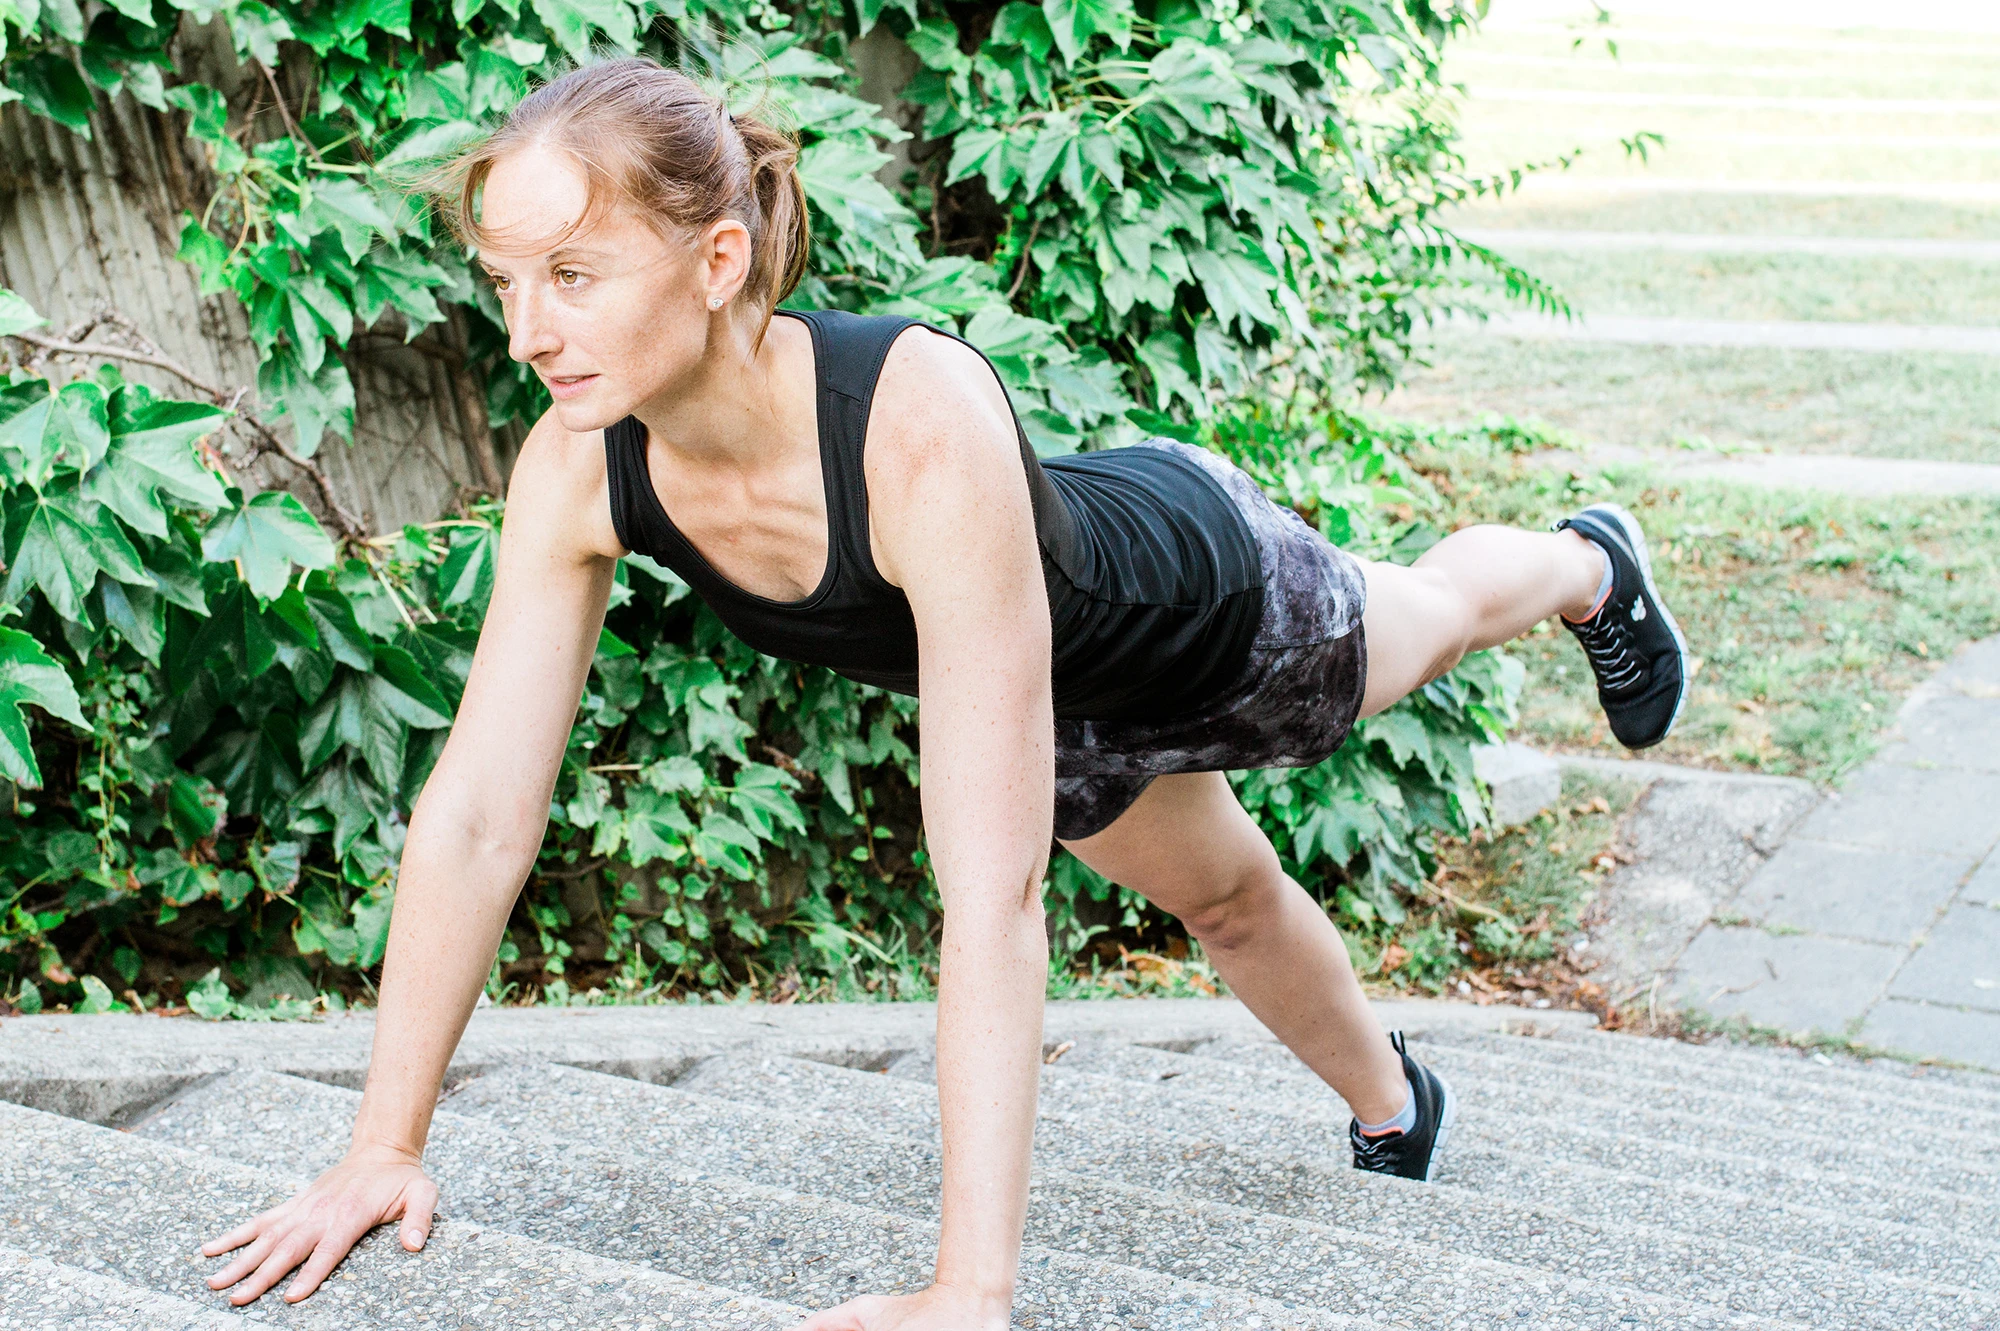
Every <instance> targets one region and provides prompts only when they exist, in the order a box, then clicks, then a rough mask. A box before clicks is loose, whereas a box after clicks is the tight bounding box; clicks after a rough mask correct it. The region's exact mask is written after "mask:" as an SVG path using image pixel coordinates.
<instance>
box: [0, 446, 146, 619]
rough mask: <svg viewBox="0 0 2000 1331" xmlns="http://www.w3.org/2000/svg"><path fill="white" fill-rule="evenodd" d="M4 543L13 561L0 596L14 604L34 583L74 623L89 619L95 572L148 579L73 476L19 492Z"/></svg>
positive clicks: (126, 578) (107, 518) (129, 545)
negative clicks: (32, 491)
mask: <svg viewBox="0 0 2000 1331" xmlns="http://www.w3.org/2000/svg"><path fill="white" fill-rule="evenodd" d="M6 547H7V550H8V552H9V554H10V557H11V561H12V567H11V568H9V569H8V570H7V581H6V583H5V584H4V585H0V600H5V601H9V602H14V603H17V604H18V603H19V601H20V599H21V597H22V596H24V595H26V594H27V592H28V591H29V590H30V589H33V590H35V591H39V592H41V593H42V595H43V596H45V597H47V598H48V601H49V606H50V608H51V609H53V610H54V611H55V612H56V613H57V614H58V615H61V616H62V617H63V618H64V619H67V620H73V621H75V622H77V623H89V622H90V621H89V615H88V612H87V611H86V610H85V608H84V598H85V597H87V596H89V595H90V589H91V587H92V586H93V585H94V584H95V583H96V581H97V577H98V574H100V573H107V574H109V575H110V576H112V577H114V578H117V579H118V580H119V581H120V582H129V583H134V584H137V585H140V586H145V587H150V586H152V585H153V580H152V578H151V577H150V576H148V575H147V573H146V570H145V568H144V567H143V566H142V565H141V564H140V562H139V552H138V551H137V550H134V549H133V548H132V543H131V542H130V541H129V540H127V539H126V537H125V533H124V532H123V531H121V530H119V528H118V526H117V525H116V524H115V523H114V522H112V520H111V517H110V515H109V514H107V513H106V512H105V511H104V510H103V509H101V508H99V507H98V506H97V505H95V504H90V503H86V502H83V501H82V500H81V499H80V498H79V496H78V495H77V492H76V485H75V481H74V479H73V478H69V479H66V480H63V481H58V482H57V483H56V484H54V485H51V486H50V487H49V489H48V490H47V491H46V492H44V493H42V494H30V495H27V496H23V497H22V500H21V502H19V503H17V504H16V505H14V506H13V507H12V508H10V509H9V510H8V512H7V534H6Z"/></svg>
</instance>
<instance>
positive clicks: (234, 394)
mask: <svg viewBox="0 0 2000 1331" xmlns="http://www.w3.org/2000/svg"><path fill="white" fill-rule="evenodd" d="M103 322H107V323H117V324H118V325H120V326H121V327H123V328H125V329H126V330H127V331H128V332H131V333H133V334H134V336H138V333H137V330H136V329H134V328H133V327H132V324H131V321H130V320H128V319H125V318H123V317H122V316H118V315H107V316H105V317H104V319H103ZM8 336H10V337H12V338H14V339H15V340H16V341H20V342H26V343H27V344H28V345H29V346H32V347H39V348H41V349H42V351H43V352H44V353H45V354H54V355H60V356H92V357H103V358H105V359H107V360H122V361H131V362H132V363H134V364H136V365H150V366H152V367H153V368H154V369H156V370H164V371H166V372H167V373H168V374H171V375H173V376H174V377H175V378H176V379H179V380H180V381H181V382H183V383H185V384H187V385H188V386H189V387H191V388H193V389H194V390H195V391H196V392H199V393H201V394H203V395H204V396H206V397H207V398H208V399H209V401H210V402H212V403H214V404H215V405H216V406H218V407H221V408H223V409H224V410H227V411H233V412H234V413H236V418H237V419H238V420H240V421H242V422H243V423H244V424H245V425H247V426H249V427H250V430H251V432H252V433H253V434H255V435H256V437H257V450H256V452H257V453H267V452H268V453H276V454H277V455H278V456H279V457H281V458H283V459H284V460H285V461H287V462H289V463H291V464H292V466H294V467H296V468H298V470H300V471H302V472H304V473H305V474H306V475H307V476H309V477H310V478H311V479H312V483H313V488H314V489H316V490H317V491H318V492H319V498H320V502H321V503H322V504H324V505H325V506H326V511H327V512H328V514H330V515H331V516H332V518H333V523H334V526H336V527H338V528H339V529H340V534H341V535H342V536H344V537H346V538H347V539H348V540H351V541H363V540H366V539H367V537H368V529H367V528H366V527H365V526H363V525H362V523H361V520H360V519H359V518H357V517H356V516H355V515H354V514H353V513H351V512H349V511H348V509H347V506H346V505H344V504H342V503H341V502H340V499H339V498H338V496H336V495H335V494H334V490H333V482H332V481H330V480H329V479H327V475H326V472H325V471H323V470H322V469H321V468H320V465H319V463H317V462H315V461H313V460H312V459H311V458H308V457H301V456H300V455H299V454H298V453H296V452H294V451H293V449H292V448H291V446H290V445H288V444H287V443H286V442H285V441H284V440H283V439H280V438H279V437H278V434H277V431H275V430H273V429H272V428H271V427H270V426H269V425H266V424H265V423H264V422H263V420H261V419H260V418H259V417H258V416H257V415H256V413H254V412H252V411H248V410H246V409H245V408H244V407H243V406H242V401H243V398H244V396H245V395H246V394H247V393H248V392H249V390H248V389H247V388H238V389H224V388H217V387H216V386H215V385H214V384H211V383H209V382H208V381H207V380H205V379H203V378H201V377H200V376H199V375H197V374H196V373H195V372H194V371H193V370H190V369H188V368H187V366H185V365H182V364H181V363H180V362H179V361H177V360H174V359H173V358H171V357H169V356H166V355H163V354H162V353H161V352H160V351H158V350H157V349H152V350H140V349H135V348H132V347H120V346H113V345H111V344H110V343H106V342H72V341H69V340H68V339H66V338H59V337H45V336H43V335H42V334H40V333H28V332H21V333H10V334H8ZM140 340H142V341H144V340H145V339H144V338H143V337H141V339H140ZM244 461H245V464H246V465H247V464H248V463H250V462H254V461H256V453H253V454H252V455H251V456H250V457H249V458H246V459H245V460H244Z"/></svg>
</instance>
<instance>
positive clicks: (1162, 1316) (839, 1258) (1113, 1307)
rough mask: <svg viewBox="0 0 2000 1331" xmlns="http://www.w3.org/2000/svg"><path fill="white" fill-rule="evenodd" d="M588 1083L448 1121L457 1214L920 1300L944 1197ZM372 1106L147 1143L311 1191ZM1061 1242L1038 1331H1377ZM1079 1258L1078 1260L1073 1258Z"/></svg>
mask: <svg viewBox="0 0 2000 1331" xmlns="http://www.w3.org/2000/svg"><path fill="white" fill-rule="evenodd" d="M576 1075H588V1076H591V1077H593V1078H595V1079H596V1080H595V1081H594V1082H593V1083H592V1086H593V1088H594V1089H595V1091H596V1096H595V1097H593V1096H585V1097H582V1098H580V1099H572V1100H571V1101H570V1102H567V1103H563V1104H560V1105H559V1104H556V1103H553V1102H551V1101H547V1100H543V1101H539V1102H532V1105H531V1107H532V1110H533V1112H532V1114H528V1115H523V1116H522V1117H521V1119H520V1120H519V1121H517V1122H514V1123H510V1124H507V1125H505V1126H502V1125H501V1124H499V1123H497V1122H495V1121H494V1120H493V1119H492V1118H490V1117H484V1118H473V1117H467V1116H465V1115H463V1114H461V1113H459V1112H457V1110H456V1106H457V1105H459V1104H460V1103H462V1102H464V1097H463V1095H462V1094H461V1095H460V1096H459V1097H456V1098H454V1099H453V1100H452V1101H451V1102H450V1104H451V1106H453V1107H451V1108H445V1109H441V1110H440V1111H439V1112H438V1113H437V1114H436V1116H435V1117H434V1119H433V1121H432V1129H431V1137H430V1141H429V1144H428V1145H427V1147H426V1150H425V1166H426V1169H427V1170H428V1171H429V1172H430V1174H431V1176H432V1178H434V1179H435V1180H436V1181H437V1183H438V1185H439V1188H440V1190H441V1194H442V1199H441V1203H440V1204H441V1207H442V1208H443V1209H444V1210H446V1211H447V1212H448V1213H451V1214H455V1215H463V1216H466V1217H467V1218H470V1219H472V1220H473V1221H475V1222H477V1223H480V1224H485V1225H490V1226H492V1227H494V1228H495V1229H505V1230H508V1231H510V1232H512V1233H517V1234H521V1235H523V1236H524V1237H527V1238H534V1239H541V1240H544V1241H547V1242H560V1243H562V1244H565V1245H567V1246H569V1247H574V1248H578V1249H581V1250H584V1251H587V1252H590V1253H592V1254H594V1255H596V1256H599V1257H604V1258H610V1259H614V1260H615V1261H617V1262H620V1263H627V1264H631V1265H633V1266H637V1267H650V1268H653V1269H657V1270H663V1271H670V1272H674V1273H677V1274H681V1275H686V1276H699V1277H700V1278H702V1279H707V1280H713V1281H718V1282H722V1283H726V1284H727V1285H728V1286H729V1287H731V1288H733V1289H739V1290H744V1291H747V1292H750V1293H760V1294H765V1295H769V1296H772V1297H781V1298H783V1299H785V1300H787V1301H791V1302H797V1303H800V1304H803V1305H807V1306H813V1307H819V1306H830V1305H832V1304H835V1303H839V1302H841V1301H843V1300H845V1299H847V1298H850V1297H852V1296H853V1295H854V1294H856V1293H858V1292H874V1293H886V1294H893V1293H911V1292H915V1291H916V1290H919V1289H922V1288H923V1287H924V1286H926V1285H928V1284H929V1283H930V1276H931V1269H932V1263H933V1260H934V1258H935V1257H936V1253H937V1229H936V1226H935V1225H934V1224H933V1223H931V1218H932V1217H933V1216H934V1215H935V1212H936V1204H935V1192H936V1185H935V1182H934V1181H933V1182H931V1183H930V1184H929V1186H928V1188H927V1190H926V1192H925V1195H924V1199H923V1201H922V1202H921V1203H917V1202H916V1201H915V1200H914V1199H913V1197H912V1196H911V1194H909V1193H908V1192H907V1190H905V1191H903V1192H899V1193H898V1194H897V1195H898V1196H900V1197H902V1198H903V1203H904V1204H903V1205H902V1206H900V1207H898V1208H894V1209H877V1208H876V1207H874V1206H873V1204H872V1203H873V1201H874V1199H873V1198H871V1197H868V1196H863V1195H860V1194H857V1193H856V1192H854V1191H853V1190H848V1189H842V1190H839V1192H838V1195H832V1194H826V1193H807V1192H801V1191H792V1190H790V1189H789V1188H787V1187H785V1186H783V1185H780V1186H771V1184H770V1183H769V1182H767V1181H765V1180H763V1179H760V1178H755V1177H753V1178H737V1177H733V1176H732V1175H731V1174H729V1173H727V1172H722V1171H719V1170H718V1168H717V1165H718V1159H717V1156H716V1154H715V1152H714V1151H713V1150H705V1149H679V1150H674V1149H654V1148H653V1147H656V1146H658V1145H659V1144H657V1143H654V1144H649V1147H648V1148H647V1149H638V1148H637V1144H636V1143H635V1140H634V1131H635V1124H634V1122H633V1121H632V1116H631V1115H629V1114H628V1113H626V1112H625V1111H624V1107H623V1099H622V1098H621V1097H624V1098H630V1097H634V1096H636V1097H638V1098H639V1100H640V1101H641V1102H642V1108H641V1109H640V1110H639V1111H638V1112H640V1113H644V1112H647V1110H648V1109H650V1108H651V1107H652V1106H653V1105H654V1100H653V1099H652V1098H651V1097H657V1096H660V1095H663V1094H671V1093H663V1092H660V1091H659V1090H658V1089H657V1088H654V1087H652V1086H649V1085H646V1084H644V1083H641V1082H635V1081H630V1080H626V1079H622V1078H613V1077H604V1076H602V1075H601V1074H576ZM855 1075H865V1074H855ZM360 1099H361V1097H360V1096H359V1094H357V1093H356V1092H353V1091H348V1090H343V1089H340V1088H336V1087H331V1086H326V1085H322V1084H320V1083H318V1082H312V1081H306V1080H303V1079H301V1078H297V1077H287V1076H283V1075H280V1074H276V1073H269V1072H248V1073H235V1074H231V1075H229V1076H227V1077H224V1078H221V1079H218V1080H216V1081H213V1082H210V1083H208V1084H206V1085H204V1086H202V1087H199V1088H197V1089H195V1090H193V1091H190V1092H188V1093H187V1094H185V1095H183V1096H181V1097H180V1098H178V1099H177V1100H175V1101H173V1102H172V1103H170V1104H168V1105H165V1106H163V1107H162V1108H161V1109H159V1110H158V1111H156V1112H155V1113H154V1114H152V1115H150V1116H148V1117H147V1118H145V1119H144V1120H142V1121H141V1122H139V1123H138V1124H136V1125H135V1126H134V1128H133V1132H134V1134H135V1135H138V1136H142V1137H145V1138H148V1139H149V1140H154V1141H162V1142H171V1143H173V1144H175V1145H177V1146H181V1147H184V1148H187V1149H190V1150H195V1151H205V1152H223V1151H228V1152H231V1153H232V1154H235V1155H237V1156H239V1157H245V1156H247V1157H249V1158H250V1159H252V1160H253V1161H254V1162H255V1163H257V1164H258V1165H260V1166H262V1167H264V1168H267V1169H272V1170H277V1171H282V1172H284V1173H287V1174H295V1175H299V1176H304V1177H310V1176H311V1175H313V1174H316V1173H318V1172H319V1171H320V1170H322V1169H325V1168H327V1167H329V1166H330V1165H332V1164H334V1163H335V1162H336V1161H338V1159H339V1158H340V1156H341V1154H342V1153H343V1152H344V1150H345V1146H346V1141H347V1136H348V1132H349V1129H350V1128H351V1126H352V1124H353V1121H354V1113H355V1110H356V1108H357V1107H358V1106H359V1104H360ZM672 1112H673V1113H674V1114H675V1115H676V1116H679V1117H682V1118H684V1119H688V1120H695V1121H696V1122H697V1123H699V1120H701V1119H702V1118H703V1116H704V1115H707V1116H709V1117H710V1118H715V1117H716V1116H717V1114H718V1113H719V1116H720V1121H719V1122H717V1123H712V1124H709V1125H708V1127H707V1131H708V1137H707V1140H708V1141H710V1142H712V1141H714V1140H715V1138H716V1136H717V1135H718V1132H721V1133H727V1134H733V1136H734V1137H735V1139H736V1140H737V1141H739V1142H740V1143H741V1144H743V1145H744V1146H746V1147H748V1148H749V1149H750V1150H752V1151H761V1150H762V1149H764V1143H765V1140H766V1137H767V1135H768V1134H767V1125H766V1124H764V1123H763V1122H761V1121H760V1122H758V1123H756V1124H754V1125H752V1126H751V1127H749V1128H746V1127H745V1126H744V1125H742V1124H740V1123H738V1122H736V1121H735V1120H736V1119H737V1118H739V1117H740V1116H739V1115H737V1114H736V1113H735V1112H734V1107H733V1106H729V1105H726V1104H724V1103H723V1102H720V1101H715V1100H707V1099H700V1098H696V1097H688V1096H674V1097H673V1107H672ZM765 1117H770V1116H769V1115H766V1116H765ZM550 1123H559V1124H561V1125H562V1129H561V1131H560V1132H559V1133H558V1132H553V1131H550V1130H548V1128H547V1127H546V1126H544V1125H547V1124H550ZM739 1158H740V1157H739ZM820 1167H823V1166H820ZM856 1200H858V1201H860V1202H862V1203H864V1204H855V1203H856ZM1100 1205H1101V1203H1100ZM1045 1237H1046V1236H1045V1235H1044V1234H1041V1233H1039V1232H1038V1231H1037V1230H1035V1229H1034V1228H1033V1227H1031V1229H1030V1233H1029V1243H1030V1247H1029V1248H1028V1250H1027V1251H1025V1252H1024V1254H1023V1258H1022V1275H1021V1280H1020V1287H1019V1292H1018V1294H1017V1297H1016V1301H1015V1309H1016V1315H1017V1316H1018V1317H1019V1318H1020V1319H1021V1320H1022V1322H1023V1324H1024V1325H1032V1326H1035V1327H1038V1328H1047V1329H1049V1331H1083V1329H1085V1328H1089V1329H1091V1331H1095V1328H1098V1327H1101V1326H1103V1325H1105V1323H1106V1321H1107V1320H1112V1321H1115V1320H1116V1319H1118V1318H1120V1317H1137V1318H1141V1319H1143V1320H1144V1321H1145V1322H1146V1323H1147V1324H1148V1325H1150V1326H1151V1327H1153V1328H1156V1329H1157V1331H1198V1328H1202V1327H1205V1326H1209V1325H1212V1324H1214V1323H1215V1322H1216V1321H1218V1320H1220V1321H1222V1322H1224V1323H1226V1324H1228V1325H1232V1326H1235V1325H1253V1324H1261V1325H1263V1326H1265V1327H1271V1328H1279V1327H1294V1328H1299V1329H1300V1331H1322V1329H1323V1331H1362V1326H1361V1324H1359V1323H1357V1322H1355V1321H1354V1320H1352V1319H1350V1318H1348V1317H1345V1316H1333V1315H1327V1314H1325V1313H1323V1312H1320V1311H1318V1310H1315V1309H1310V1308H1298V1309H1288V1308H1286V1307H1284V1306H1282V1305H1281V1304H1279V1303H1278V1302H1276V1301H1274V1300H1271V1299H1267V1298H1261V1297H1257V1295H1256V1293H1255V1292H1254V1291H1253V1292H1251V1293H1250V1294H1249V1296H1248V1297H1246V1294H1245V1292H1244V1291H1242V1290H1240V1289H1225V1288H1222V1287H1219V1286H1215V1285H1212V1284H1208V1283H1205V1282H1203V1281H1202V1280H1201V1279H1200V1278H1199V1273H1196V1274H1194V1275H1193V1276H1191V1277H1189V1278H1181V1277H1182V1274H1183V1273H1180V1272H1167V1271H1166V1270H1165V1268H1164V1267H1163V1266H1162V1265H1161V1264H1159V1263H1145V1264H1143V1265H1141V1266H1136V1267H1135V1266H1134V1265H1129V1264H1120V1261H1119V1259H1120V1258H1122V1257H1125V1256H1128V1255H1130V1253H1129V1250H1128V1251H1127V1252H1121V1253H1118V1254H1112V1253H1109V1252H1107V1251H1106V1249H1105V1248H1104V1247H1103V1246H1102V1245H1101V1244H1098V1243H1095V1242H1093V1243H1091V1244H1088V1245H1074V1244H1071V1243H1068V1242H1065V1243H1062V1244H1060V1245H1046V1246H1039V1247H1038V1246H1034V1245H1036V1244H1038V1243H1041V1242H1042V1241H1043V1239H1044V1238H1045ZM1070 1248H1076V1249H1077V1251H1062V1250H1060V1249H1070ZM1082 1254H1089V1255H1082ZM1232 1255H1233V1254H1232ZM1183 1265H1184V1266H1185V1264H1183ZM1188 1269H1189V1270H1192V1269H1193V1268H1188ZM1544 1283H1547V1282H1546V1281H1544ZM1510 1311H1512V1310H1511V1309H1510Z"/></svg>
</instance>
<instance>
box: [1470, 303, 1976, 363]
mask: <svg viewBox="0 0 2000 1331" xmlns="http://www.w3.org/2000/svg"><path fill="white" fill-rule="evenodd" d="M1471 318H1472V316H1462V317H1461V318H1458V319H1453V320H1451V322H1453V323H1459V322H1465V321H1467V320H1469V319H1471ZM1484 325H1485V329H1486V331H1487V332H1489V333H1495V334H1499V335H1502V336H1506V337H1537V338H1551V339H1557V340H1561V341H1566V342H1633V343H1639V344H1641V345H1645V346H1658V347H1775V348H1781V349H1783V350H1787V351H1888V352H1945V353H1956V354H1959V355H1970V356H2000V328H1977V327H1967V326H1963V325H1958V324H1887V323H1826V322H1817V321H1814V320H1810V319H1672V318H1665V319H1663V318H1644V317H1638V316H1632V315H1612V314H1605V315H1594V316H1583V317H1579V318H1576V319H1573V320H1565V319H1558V318H1553V317H1551V316H1549V315H1545V314H1513V313H1509V314H1495V315H1492V316H1491V317H1489V318H1488V319H1486V320H1485V321H1484Z"/></svg>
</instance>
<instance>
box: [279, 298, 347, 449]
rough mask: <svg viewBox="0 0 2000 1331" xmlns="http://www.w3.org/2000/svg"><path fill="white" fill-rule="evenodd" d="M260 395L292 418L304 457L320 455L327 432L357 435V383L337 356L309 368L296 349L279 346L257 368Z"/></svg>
mask: <svg viewBox="0 0 2000 1331" xmlns="http://www.w3.org/2000/svg"><path fill="white" fill-rule="evenodd" d="M283 303H287V304H289V302H283ZM257 392H258V393H259V394H260V395H262V396H263V397H264V399H265V400H266V401H269V402H271V403H274V404H275V405H276V407H277V410H278V413H279V414H280V415H286V416H290V417H291V418H292V420H293V422H294V424H295V425H296V426H297V428H298V436H299V442H298V450H299V453H300V455H301V456H304V457H311V456H312V455H313V454H314V453H317V452H318V451H319V445H320V440H321V439H322V438H323V437H324V436H325V434H326V431H327V430H328V429H331V430H332V431H333V432H334V433H335V434H337V435H339V436H341V437H342V438H343V439H345V438H350V437H352V436H353V434H354V383H353V381H352V380H351V379H349V378H348V376H347V367H346V366H345V365H342V364H341V363H340V361H339V359H338V358H337V357H327V358H326V359H325V360H324V361H323V362H315V368H313V369H308V368H307V367H306V365H305V364H304V363H303V362H302V360H301V359H300V357H299V355H298V353H297V352H296V351H295V350H294V349H293V348H291V347H279V348H277V350H276V351H274V352H273V353H272V354H271V355H270V357H269V358H268V359H266V360H265V361H264V363H263V364H262V365H259V366H258V367H257Z"/></svg>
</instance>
